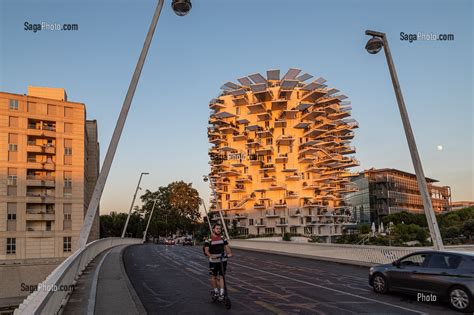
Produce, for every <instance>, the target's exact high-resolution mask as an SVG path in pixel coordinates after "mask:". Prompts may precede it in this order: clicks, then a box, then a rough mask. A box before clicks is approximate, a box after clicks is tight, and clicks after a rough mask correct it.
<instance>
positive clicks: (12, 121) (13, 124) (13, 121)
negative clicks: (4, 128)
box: [8, 116, 18, 128]
mask: <svg viewBox="0 0 474 315" xmlns="http://www.w3.org/2000/svg"><path fill="white" fill-rule="evenodd" d="M8 126H9V127H13V128H18V117H12V116H10V117H9V118H8Z"/></svg>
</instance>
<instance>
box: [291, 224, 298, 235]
mask: <svg viewBox="0 0 474 315" xmlns="http://www.w3.org/2000/svg"><path fill="white" fill-rule="evenodd" d="M290 233H291V234H297V233H298V230H297V227H296V226H292V227H290Z"/></svg>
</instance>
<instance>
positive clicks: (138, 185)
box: [122, 172, 150, 238]
mask: <svg viewBox="0 0 474 315" xmlns="http://www.w3.org/2000/svg"><path fill="white" fill-rule="evenodd" d="M148 174H150V173H145V172H142V173H141V174H140V179H139V180H138V184H137V188H136V189H135V193H134V194H133V199H132V204H131V205H130V209H129V210H128V216H127V220H126V221H125V225H124V226H123V231H122V238H124V237H125V232H126V231H127V227H128V221H129V220H130V215H131V214H132V209H133V204H134V203H135V198H136V197H137V192H138V190H139V189H140V182H141V181H142V177H143V175H148Z"/></svg>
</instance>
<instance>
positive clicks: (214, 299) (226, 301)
mask: <svg viewBox="0 0 474 315" xmlns="http://www.w3.org/2000/svg"><path fill="white" fill-rule="evenodd" d="M224 255H225V253H222V254H221V257H220V263H221V272H222V275H221V276H222V280H223V281H224V299H222V301H219V299H218V297H216V296H215V295H214V292H211V294H212V295H211V299H212V302H216V301H219V302H222V303H224V307H225V308H226V309H228V310H229V309H230V308H231V307H232V304H231V303H230V298H229V295H228V294H227V283H226V281H225V275H224V273H225V272H224V263H223V262H222V259H223V258H224Z"/></svg>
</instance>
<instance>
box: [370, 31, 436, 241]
mask: <svg viewBox="0 0 474 315" xmlns="http://www.w3.org/2000/svg"><path fill="white" fill-rule="evenodd" d="M365 35H369V36H372V38H371V39H369V41H368V42H367V45H365V49H366V50H367V52H368V53H369V54H376V53H378V52H379V51H380V50H382V47H383V48H384V51H385V57H386V58H387V64H388V69H389V71H390V76H391V78H392V83H393V88H394V90H395V96H396V97H397V103H398V109H399V110H400V116H401V118H402V123H403V128H404V129H405V135H406V138H407V142H408V147H409V149H410V155H411V159H412V162H413V167H414V168H415V174H416V179H417V181H418V187H419V189H420V193H421V197H422V199H423V208H424V210H425V215H426V221H428V227H429V229H430V235H431V240H432V241H433V247H434V249H436V250H443V249H444V245H443V240H442V239H441V234H440V232H439V228H438V222H437V221H436V215H435V213H434V211H433V205H432V203H431V197H430V194H429V191H428V186H427V184H426V179H425V174H424V172H423V167H422V165H421V159H420V156H419V154H418V149H417V147H416V143H415V137H414V135H413V131H412V129H411V125H410V120H409V118H408V112H407V109H406V107H405V101H404V100H403V95H402V90H401V88H400V83H399V82H398V77H397V72H396V70H395V65H394V64H393V60H392V54H391V53H390V48H389V46H388V40H387V36H386V35H385V33H380V32H376V31H370V30H367V31H365Z"/></svg>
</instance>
